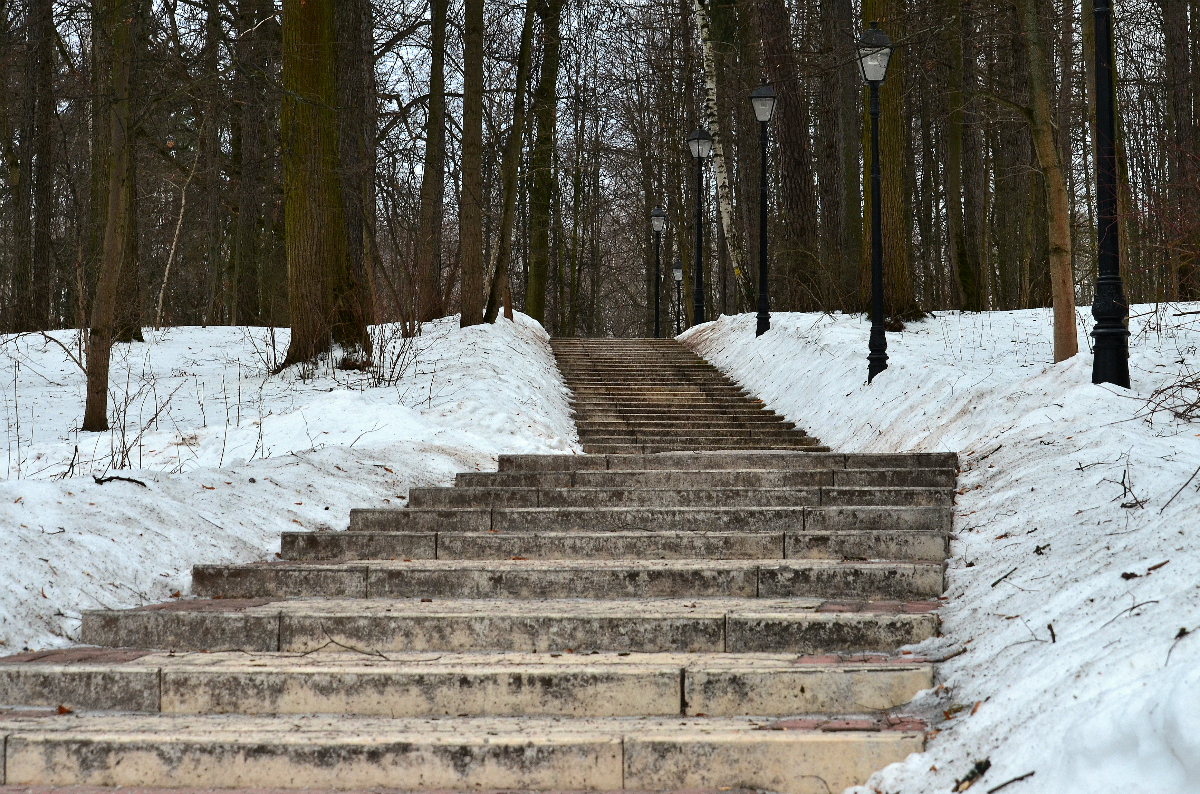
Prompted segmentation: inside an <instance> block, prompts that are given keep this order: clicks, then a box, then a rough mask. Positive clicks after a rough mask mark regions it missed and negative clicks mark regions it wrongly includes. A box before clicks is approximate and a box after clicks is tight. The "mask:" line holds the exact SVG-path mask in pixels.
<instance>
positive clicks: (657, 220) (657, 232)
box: [650, 207, 667, 339]
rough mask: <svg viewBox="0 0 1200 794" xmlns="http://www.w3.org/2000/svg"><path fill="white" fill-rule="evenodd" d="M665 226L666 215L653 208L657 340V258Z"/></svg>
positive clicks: (655, 336) (659, 209) (651, 214)
mask: <svg viewBox="0 0 1200 794" xmlns="http://www.w3.org/2000/svg"><path fill="white" fill-rule="evenodd" d="M666 225H667V213H665V212H663V209H662V207H655V208H654V209H653V210H652V211H651V212H650V228H651V229H653V230H654V338H655V339H658V329H659V324H658V282H659V279H660V276H659V274H658V256H659V251H660V250H661V248H662V230H663V229H664V228H665V227H666Z"/></svg>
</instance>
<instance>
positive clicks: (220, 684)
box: [0, 663, 933, 718]
mask: <svg viewBox="0 0 1200 794" xmlns="http://www.w3.org/2000/svg"><path fill="white" fill-rule="evenodd" d="M931 686H933V667H932V666H931V665H898V664H891V665H886V666H874V665H872V666H868V665H845V666H840V667H832V668H831V667H818V666H811V665H810V666H793V667H770V668H764V667H761V666H756V665H753V664H747V665H745V666H741V667H733V668H726V667H725V666H720V667H712V668H706V667H704V666H703V665H699V666H696V665H693V666H692V667H691V668H683V669H680V666H679V665H672V664H662V663H647V664H622V665H613V664H607V665H603V664H602V665H585V664H573V665H559V666H555V665H525V666H517V665H507V666H499V667H497V666H488V665H471V666H462V667H456V668H447V667H441V666H434V665H429V666H426V667H424V668H417V669H398V670H381V669H377V668H376V669H372V668H356V669H354V670H353V671H342V670H340V669H339V668H338V667H337V666H332V665H329V666H322V667H321V669H316V670H312V669H304V668H297V667H292V666H289V665H287V664H286V663H285V664H283V665H281V666H279V667H278V668H275V669H272V668H261V667H260V668H251V667H243V666H238V667H235V668H234V669H228V668H226V669H205V668H202V667H198V668H197V669H179V668H178V667H176V666H166V667H160V666H157V665H108V666H101V665H94V666H78V665H43V664H19V665H5V666H3V667H0V703H5V704H7V705H18V706H23V707H42V708H55V707H57V706H59V705H65V706H66V707H68V708H71V709H73V710H75V711H83V710H106V711H128V712H141V713H163V714H247V715H252V714H341V715H352V716H358V717H392V718H402V717H440V716H447V715H448V716H455V715H459V714H471V715H476V716H485V717H537V716H561V717H637V716H676V715H678V716H693V715H695V714H704V715H707V716H709V717H727V716H749V715H755V716H774V715H790V714H805V713H810V714H811V713H816V714H820V713H826V714H829V713H839V712H840V713H853V712H861V711H864V710H868V709H869V710H886V709H891V708H895V707H897V706H900V705H903V704H904V703H907V702H908V701H909V700H911V699H912V697H913V696H914V695H915V694H916V693H917V692H919V691H921V690H922V689H928V688H929V687H931ZM681 692H682V693H683V699H682V703H681V699H680V693H681Z"/></svg>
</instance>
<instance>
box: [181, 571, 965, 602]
mask: <svg viewBox="0 0 1200 794" xmlns="http://www.w3.org/2000/svg"><path fill="white" fill-rule="evenodd" d="M410 565H411V568H407V569H405V570H395V569H391V568H379V567H358V566H345V567H338V568H336V569H327V568H319V567H315V566H311V565H305V566H295V567H293V566H272V567H269V568H266V567H233V566H196V568H195V570H194V572H193V576H192V589H193V592H194V593H195V594H196V595H198V596H200V597H203V598H293V597H302V598H316V597H327V598H430V597H432V598H455V599H462V598H599V599H604V598H706V597H729V598H756V597H762V598H796V597H799V598H862V599H870V600H893V601H907V600H914V599H920V598H935V597H937V596H939V595H941V593H942V569H941V565H940V564H939V565H933V564H928V565H887V566H884V565H863V566H849V565H848V566H836V567H829V566H820V567H817V568H813V567H812V566H809V565H804V564H803V563H799V564H797V563H787V562H774V563H768V564H765V565H762V566H758V565H745V564H740V565H736V564H735V565H721V564H720V563H719V562H713V563H711V564H710V565H708V566H705V567H704V568H700V569H696V568H692V567H688V568H683V569H671V568H656V569H649V570H648V569H645V568H629V569H620V568H618V569H615V570H614V569H580V568H578V567H577V566H564V567H563V568H560V569H550V570H538V569H515V570H472V569H466V570H463V569H456V568H451V569H444V568H441V569H438V568H434V569H429V568H424V569H422V567H421V566H420V564H419V563H417V562H413V563H411V564H410Z"/></svg>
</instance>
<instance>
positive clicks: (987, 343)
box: [682, 304, 1200, 794]
mask: <svg viewBox="0 0 1200 794" xmlns="http://www.w3.org/2000/svg"><path fill="white" fill-rule="evenodd" d="M1198 309H1200V305H1198V304H1180V305H1160V306H1157V307H1156V306H1135V307H1134V308H1133V309H1132V311H1131V314H1132V315H1133V319H1132V320H1131V330H1132V332H1133V337H1132V339H1131V353H1132V357H1131V359H1130V367H1131V372H1132V380H1133V389H1132V390H1131V391H1125V390H1122V389H1117V388H1114V387H1109V386H1094V385H1092V383H1091V356H1090V354H1089V353H1088V351H1087V347H1086V345H1087V344H1088V342H1089V341H1090V339H1089V338H1088V337H1087V332H1088V331H1090V328H1091V322H1090V317H1088V316H1087V315H1085V314H1084V313H1083V311H1082V310H1081V311H1080V313H1079V314H1080V322H1079V332H1080V345H1081V346H1082V347H1084V350H1083V352H1081V354H1080V355H1078V356H1076V357H1074V358H1073V359H1071V360H1069V361H1066V362H1063V363H1061V364H1057V365H1055V364H1051V363H1049V362H1050V361H1051V360H1052V356H1051V316H1050V313H1049V310H1031V311H1019V312H994V313H988V314H974V315H970V314H968V315H962V314H956V313H946V314H941V313H939V314H938V316H937V317H936V318H932V319H927V320H925V321H922V322H918V323H912V324H910V325H909V326H908V328H907V330H905V331H904V332H902V333H893V334H889V335H888V353H889V355H890V356H891V361H890V368H889V369H888V370H887V371H886V372H884V373H883V374H881V375H880V376H878V377H877V378H876V379H875V382H874V383H873V384H871V385H867V383H866V372H867V361H866V354H867V332H868V324H867V323H866V321H865V320H863V319H862V318H861V317H847V316H841V315H834V316H826V315H817V314H776V315H774V317H772V325H773V328H772V330H771V331H769V332H768V333H767V334H765V335H764V336H762V337H761V338H758V339H755V337H754V317H753V316H752V315H741V316H737V317H722V318H720V319H719V320H717V321H715V322H713V323H710V324H708V325H706V326H701V327H698V328H696V329H693V330H691V331H689V332H687V333H685V334H684V336H683V337H682V339H683V340H684V341H685V342H686V343H687V344H689V345H691V346H692V347H694V348H695V349H696V350H697V351H698V352H699V353H700V354H701V355H703V356H705V357H707V358H708V359H709V360H711V361H712V362H713V363H714V364H716V365H717V366H718V367H720V368H721V369H722V370H724V371H725V372H726V373H728V374H730V375H732V376H733V377H734V378H736V379H738V380H740V381H741V382H742V383H743V384H744V385H746V386H747V388H749V389H750V390H751V391H753V392H756V393H757V394H758V395H759V396H761V397H762V398H763V399H764V400H765V401H766V402H767V404H768V405H770V406H771V407H772V408H774V409H775V410H777V411H780V412H781V413H786V414H787V416H788V417H789V418H790V419H794V420H795V421H796V422H797V423H798V424H799V425H800V426H801V427H804V428H805V429H807V430H808V432H810V433H811V434H812V435H815V436H817V437H819V438H820V439H821V440H822V441H824V442H825V443H826V444H829V445H830V446H832V447H833V448H834V449H841V450H853V451H865V452H891V451H909V450H930V451H932V450H954V451H958V452H959V453H960V461H961V466H962V472H961V476H960V479H959V486H960V488H961V490H960V494H961V495H960V496H958V497H957V505H956V511H955V513H956V515H955V526H954V538H953V541H952V544H951V554H952V557H951V559H950V561H949V569H948V585H949V589H948V591H947V593H946V595H947V596H948V600H947V601H946V602H945V606H944V607H943V609H942V610H941V617H942V621H943V629H942V630H943V632H944V635H945V636H944V638H942V639H940V640H935V641H933V642H930V643H928V644H927V645H925V647H924V648H921V646H917V647H918V648H921V649H922V650H926V651H929V652H938V653H946V652H949V653H953V652H954V651H956V650H961V653H960V654H959V655H957V656H954V657H953V658H951V659H949V660H948V661H947V662H946V663H945V664H943V665H942V666H941V676H942V683H941V686H940V687H939V688H938V690H936V691H930V692H927V693H924V694H923V695H922V696H921V697H920V698H919V699H918V701H917V703H916V705H917V706H918V707H920V708H921V709H922V710H924V711H925V712H926V713H927V714H928V715H930V716H932V717H934V718H935V719H936V720H937V722H938V724H936V725H935V728H936V729H937V731H938V732H937V733H936V735H935V736H934V737H933V738H932V740H931V741H930V742H929V745H928V750H927V751H926V752H925V753H923V754H919V755H913V756H910V757H909V758H908V759H907V760H906V761H905V762H904V763H901V764H894V765H892V766H890V767H888V768H887V769H885V770H883V771H882V772H880V773H879V774H877V775H875V776H874V777H872V778H871V780H870V781H869V783H868V785H867V786H866V787H864V788H860V789H856V790H855V791H857V792H858V794H868V792H872V791H874V792H885V793H887V794H899V792H921V794H925V793H926V792H944V791H951V790H963V789H962V788H961V787H959V781H961V780H963V779H964V778H965V777H966V776H967V775H968V773H969V771H970V770H971V769H972V767H974V766H975V765H976V764H977V762H981V761H985V760H986V761H989V762H990V769H988V771H987V772H986V773H985V774H984V775H983V776H982V778H980V779H979V780H978V781H977V782H975V783H974V785H973V787H974V790H977V791H983V792H987V791H990V790H993V789H994V788H995V787H997V786H999V785H1000V784H1002V783H1005V782H1006V781H1009V780H1011V779H1013V778H1016V777H1018V776H1021V775H1025V774H1026V773H1030V772H1032V773H1034V774H1033V775H1032V776H1029V777H1026V778H1024V779H1022V780H1020V781H1017V782H1013V783H1011V784H1010V785H1008V786H1006V787H1005V788H1004V792H1005V794H1032V792H1047V793H1048V794H1050V793H1053V794H1064V792H1088V794H1098V793H1100V792H1120V793H1121V794H1129V793H1130V792H1139V794H1142V793H1144V792H1192V791H1200V554H1198V549H1200V547H1198V544H1197V540H1198V539H1200V493H1198V490H1197V486H1198V485H1200V476H1197V477H1196V478H1195V479H1193V480H1191V481H1190V483H1189V482H1188V481H1189V477H1192V476H1193V474H1195V473H1196V472H1197V470H1198V469H1200V422H1195V423H1191V424H1189V423H1187V422H1182V421H1178V420H1176V419H1175V418H1173V417H1172V415H1171V414H1170V412H1169V411H1166V410H1153V407H1152V404H1151V401H1150V399H1149V398H1150V397H1151V395H1152V393H1153V392H1154V391H1155V390H1156V389H1159V388H1161V387H1163V386H1166V385H1167V384H1169V383H1171V382H1173V381H1175V380H1176V379H1177V377H1178V376H1179V375H1180V373H1181V371H1186V370H1187V369H1188V368H1191V369H1192V370H1193V371H1194V370H1195V369H1196V362H1197V348H1198V347H1200V314H1198V313H1197V310H1198ZM1182 312H1191V314H1183V315H1181V314H1180V313H1182ZM1187 396H1190V398H1191V399H1193V400H1194V399H1196V398H1197V397H1198V396H1200V395H1197V393H1196V392H1195V391H1191V392H1189V393H1188V394H1187ZM1185 484H1186V485H1185ZM1181 488H1182V489H1181ZM1051 627H1053V628H1051Z"/></svg>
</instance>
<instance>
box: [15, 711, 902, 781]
mask: <svg viewBox="0 0 1200 794" xmlns="http://www.w3.org/2000/svg"><path fill="white" fill-rule="evenodd" d="M923 727H924V726H923V725H921V724H920V723H917V722H914V721H902V720H891V721H889V720H885V719H880V718H877V717H870V716H868V717H859V718H854V717H851V718H843V719H836V718H833V719H831V718H828V717H826V718H815V719H812V718H810V719H809V720H805V721H796V720H792V721H779V720H771V719H769V718H759V719H754V718H733V717H725V718H708V719H697V718H691V719H688V718H679V717H671V718H663V717H657V718H656V717H641V718H625V719H623V718H598V719H557V718H537V717H532V718H511V717H509V718H505V717H491V718H452V719H390V718H378V717H374V718H373V717H358V718H348V717H340V716H339V717H324V716H318V717H314V716H292V717H289V718H288V719H286V720H280V719H275V718H271V717H258V716H243V715H80V716H76V715H67V716H61V717H59V716H55V717H47V718H44V719H40V720H11V719H9V720H3V721H0V736H3V738H4V747H5V770H6V781H5V782H6V783H7V784H8V785H10V786H11V785H30V784H41V785H55V786H67V785H93V786H134V785H138V786H164V787H176V786H205V787H213V788H248V787H260V786H262V787H271V788H285V789H302V788H329V789H364V788H386V787H388V786H396V785H397V784H398V783H399V784H402V785H403V786H405V787H407V788H413V789H477V788H493V789H522V790H545V789H623V788H628V789H652V790H662V789H671V788H695V787H705V786H707V787H722V786H747V787H751V788H756V789H766V790H771V791H778V792H782V794H810V793H812V794H815V793H816V792H820V793H821V794H825V793H826V792H828V791H831V790H832V791H840V790H842V789H843V788H844V787H846V786H850V785H854V784H856V783H861V782H864V781H865V780H866V778H867V777H868V776H869V775H870V774H871V773H872V772H874V771H875V770H876V769H878V768H880V767H882V766H885V765H887V764H889V763H893V762H896V761H901V760H903V759H904V758H905V757H907V756H908V755H909V754H910V753H914V752H920V751H921V750H922V749H923V748H924V732H923ZM772 728H775V729H774V730H772Z"/></svg>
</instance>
